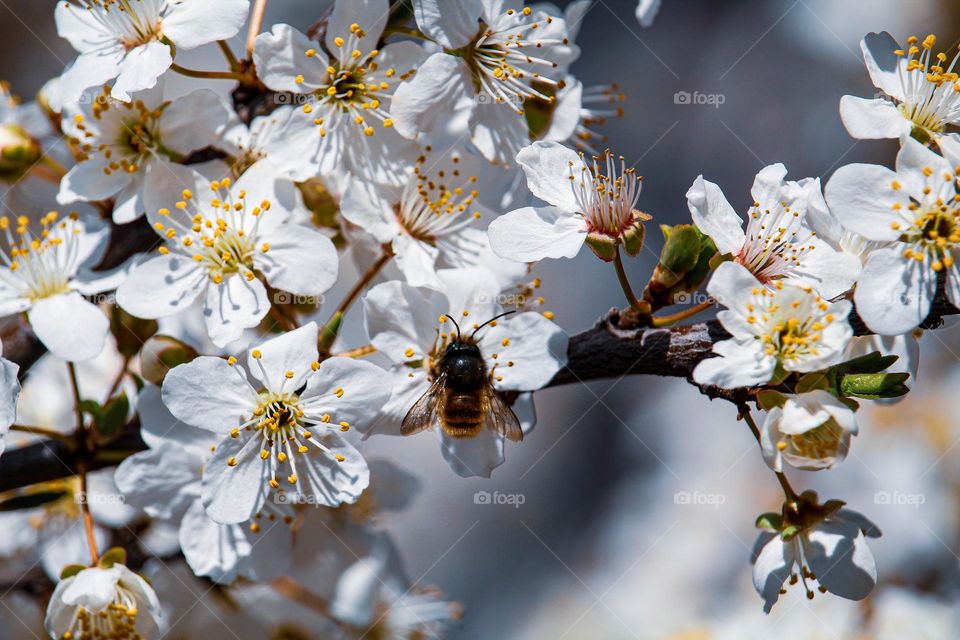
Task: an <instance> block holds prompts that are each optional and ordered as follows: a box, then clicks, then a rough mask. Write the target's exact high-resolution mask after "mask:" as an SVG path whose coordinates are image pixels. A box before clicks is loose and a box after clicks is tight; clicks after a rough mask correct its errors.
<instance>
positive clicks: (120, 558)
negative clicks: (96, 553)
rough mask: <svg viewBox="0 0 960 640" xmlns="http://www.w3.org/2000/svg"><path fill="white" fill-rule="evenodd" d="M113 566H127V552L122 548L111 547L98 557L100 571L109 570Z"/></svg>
mask: <svg viewBox="0 0 960 640" xmlns="http://www.w3.org/2000/svg"><path fill="white" fill-rule="evenodd" d="M115 564H127V551H126V550H125V549H124V548H123V547H111V548H109V549H107V551H106V552H105V553H104V554H103V555H101V556H100V568H101V569H109V568H110V567H112V566H113V565H115Z"/></svg>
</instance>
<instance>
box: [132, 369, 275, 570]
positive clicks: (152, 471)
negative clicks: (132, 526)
mask: <svg viewBox="0 0 960 640" xmlns="http://www.w3.org/2000/svg"><path fill="white" fill-rule="evenodd" d="M137 410H138V413H139V416H140V424H141V431H140V433H141V435H142V436H143V440H144V442H145V443H146V444H147V450H146V451H141V452H139V453H136V454H134V455H132V456H130V457H129V458H126V459H125V460H124V461H123V462H122V463H121V464H120V466H119V467H117V470H116V475H115V480H116V483H117V487H118V488H119V490H120V491H121V492H122V493H123V495H124V497H125V498H126V500H127V502H128V503H129V504H131V505H135V506H137V507H139V508H142V509H143V510H144V512H146V514H147V515H149V516H150V517H152V518H156V519H157V520H158V521H163V522H169V523H171V524H172V525H173V526H175V527H177V531H178V541H179V545H180V549H181V550H182V551H183V556H184V559H185V560H186V561H187V564H188V565H190V568H191V569H192V570H193V572H194V574H196V575H198V576H205V577H209V578H210V579H211V580H213V581H214V582H216V583H219V584H230V583H231V582H233V581H234V580H236V579H237V577H243V578H247V579H250V580H269V579H272V578H275V577H278V576H280V575H283V574H284V573H285V572H286V571H288V570H289V567H290V562H289V561H290V548H291V546H292V538H293V533H292V525H293V517H292V515H293V513H292V507H287V508H283V507H281V506H279V505H275V504H273V503H272V502H269V501H268V502H266V503H265V504H264V505H263V507H262V510H261V511H258V512H257V513H254V514H252V515H251V517H250V519H249V521H247V522H242V523H233V524H220V523H218V522H216V521H215V520H213V519H212V518H210V516H208V515H207V513H206V510H205V509H204V506H203V499H202V483H201V479H202V474H203V469H204V466H205V465H207V464H208V463H209V462H210V459H211V457H212V456H213V452H212V451H211V448H214V447H216V444H217V443H218V442H219V441H220V439H221V438H220V435H219V434H216V433H213V432H211V431H210V430H209V429H204V428H200V427H195V426H193V425H191V424H188V423H185V422H182V421H180V420H177V419H176V418H174V417H173V415H171V413H170V412H169V411H168V410H167V408H166V407H165V406H164V404H163V402H162V399H161V397H160V390H159V389H157V388H156V387H146V388H144V389H143V391H142V392H141V394H140V397H139V399H138V403H137ZM256 545H265V546H260V547H256ZM266 548H269V550H270V553H264V552H260V553H255V552H254V551H255V549H264V550H265V549H266ZM284 550H286V552H284Z"/></svg>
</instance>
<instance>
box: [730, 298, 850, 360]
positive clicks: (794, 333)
mask: <svg viewBox="0 0 960 640" xmlns="http://www.w3.org/2000/svg"><path fill="white" fill-rule="evenodd" d="M752 294H753V302H751V303H749V304H747V312H748V315H747V317H746V321H747V323H748V324H750V325H752V326H754V327H755V331H756V335H757V339H759V340H760V341H761V342H762V343H763V345H764V350H765V351H766V353H767V355H769V356H775V357H776V358H777V360H779V361H781V362H783V361H797V360H803V359H804V358H807V357H816V356H818V355H820V346H821V341H822V339H823V334H822V332H823V330H824V329H825V328H826V327H827V326H828V325H830V324H832V323H833V322H834V320H835V316H834V315H833V314H831V313H827V311H828V310H829V305H828V304H827V303H826V302H824V301H823V300H822V299H821V298H820V296H818V295H816V294H815V293H814V292H813V291H808V290H805V289H800V288H799V287H790V288H789V290H785V289H784V286H783V284H782V283H780V282H775V283H774V287H773V290H770V289H767V288H766V287H757V288H755V289H753V291H752Z"/></svg>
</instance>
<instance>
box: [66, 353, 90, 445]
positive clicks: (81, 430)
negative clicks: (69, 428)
mask: <svg viewBox="0 0 960 640" xmlns="http://www.w3.org/2000/svg"><path fill="white" fill-rule="evenodd" d="M67 372H68V373H69V374H70V390H71V391H73V408H74V412H75V415H76V416H77V436H78V437H81V438H82V439H83V440H84V442H83V443H82V444H83V446H86V444H87V442H86V435H87V434H86V429H85V427H84V424H83V409H81V408H80V403H81V399H80V384H79V383H78V382H77V368H76V366H74V364H73V363H72V362H68V363H67Z"/></svg>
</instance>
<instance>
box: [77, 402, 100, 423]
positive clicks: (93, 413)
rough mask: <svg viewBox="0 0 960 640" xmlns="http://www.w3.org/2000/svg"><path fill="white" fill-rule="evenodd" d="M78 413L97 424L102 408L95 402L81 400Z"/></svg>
mask: <svg viewBox="0 0 960 640" xmlns="http://www.w3.org/2000/svg"><path fill="white" fill-rule="evenodd" d="M80 411H82V412H84V413H85V414H87V415H88V416H90V417H91V418H93V420H94V422H98V421H99V420H100V417H101V416H102V415H103V407H101V406H100V403H99V402H97V401H96V400H81V401H80Z"/></svg>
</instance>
